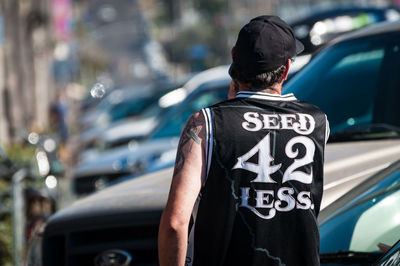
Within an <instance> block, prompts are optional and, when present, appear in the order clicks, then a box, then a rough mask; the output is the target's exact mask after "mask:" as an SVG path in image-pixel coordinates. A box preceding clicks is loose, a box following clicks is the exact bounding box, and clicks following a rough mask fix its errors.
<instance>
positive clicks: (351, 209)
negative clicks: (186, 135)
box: [41, 161, 400, 266]
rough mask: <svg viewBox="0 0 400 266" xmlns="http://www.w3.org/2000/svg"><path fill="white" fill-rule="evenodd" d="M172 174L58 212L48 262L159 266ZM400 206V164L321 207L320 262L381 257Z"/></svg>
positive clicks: (397, 229)
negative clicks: (121, 259)
mask: <svg viewBox="0 0 400 266" xmlns="http://www.w3.org/2000/svg"><path fill="white" fill-rule="evenodd" d="M171 178H172V168H169V169H166V170H162V171H159V172H156V173H153V174H149V175H146V176H143V177H140V178H137V179H132V180H129V181H127V182H124V183H121V184H118V185H115V186H112V187H109V188H107V189H105V190H103V191H100V192H98V193H95V194H93V195H91V196H89V197H87V198H84V199H81V200H78V201H77V202H75V203H74V204H73V205H72V206H70V207H68V208H65V209H63V210H61V211H59V212H58V213H56V214H55V215H54V216H52V217H51V218H50V220H49V221H48V224H47V226H46V228H45V231H44V234H43V235H42V241H43V242H42V248H43V249H42V250H41V254H43V256H42V258H43V266H47V265H66V266H67V265H74V266H79V265H93V263H94V262H95V260H96V258H98V257H99V256H101V255H102V254H103V255H110V256H116V255H117V254H129V256H131V258H132V263H131V264H129V265H158V260H157V233H158V225H159V221H160V217H161V212H162V210H163V208H164V206H165V203H166V200H167V196H168V190H169V186H170V182H171ZM399 206H400V161H397V162H396V163H394V164H393V165H391V166H390V167H388V168H387V169H385V170H383V171H381V172H379V173H378V174H376V175H374V176H372V177H371V178H369V179H368V180H366V181H364V182H363V183H362V184H360V185H359V186H357V187H356V188H354V190H352V191H350V192H348V193H346V194H345V195H344V196H343V197H341V198H340V199H338V200H337V201H336V202H335V203H334V204H332V205H330V206H328V207H327V208H325V209H324V210H322V211H321V213H320V217H319V218H320V219H319V222H320V228H321V229H320V236H321V263H322V265H332V264H329V263H334V264H333V265H349V264H350V265H370V263H371V262H375V261H377V260H378V259H379V258H380V257H381V256H382V255H383V253H382V252H381V251H380V250H379V248H378V247H377V246H376V244H379V243H383V244H385V245H386V246H388V247H390V246H392V245H393V244H394V243H395V242H396V241H397V240H398V239H399V238H400V220H399V219H398V217H399V215H400V208H399ZM367 263H369V264H367ZM95 265H96V264H95ZM97 265H101V264H97ZM389 265H390V264H389ZM394 265H397V264H394Z"/></svg>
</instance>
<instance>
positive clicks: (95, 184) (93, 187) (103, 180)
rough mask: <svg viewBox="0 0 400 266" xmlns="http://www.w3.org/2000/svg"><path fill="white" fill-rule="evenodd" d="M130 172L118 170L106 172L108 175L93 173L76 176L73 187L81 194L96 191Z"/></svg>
mask: <svg viewBox="0 0 400 266" xmlns="http://www.w3.org/2000/svg"><path fill="white" fill-rule="evenodd" d="M128 174H129V173H125V172H118V173H114V174H106V175H104V174H103V175H92V176H85V177H75V178H74V179H73V189H74V192H75V193H76V194H77V195H79V196H81V195H86V194H89V193H92V192H94V191H97V190H100V189H102V188H104V186H106V185H107V184H109V183H111V182H114V181H116V180H118V179H119V178H121V177H122V176H126V175H128Z"/></svg>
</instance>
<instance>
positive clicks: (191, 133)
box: [174, 116, 202, 176]
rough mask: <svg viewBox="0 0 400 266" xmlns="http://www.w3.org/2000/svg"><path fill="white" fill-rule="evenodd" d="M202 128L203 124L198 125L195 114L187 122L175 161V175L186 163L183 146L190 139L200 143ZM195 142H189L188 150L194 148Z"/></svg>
mask: <svg viewBox="0 0 400 266" xmlns="http://www.w3.org/2000/svg"><path fill="white" fill-rule="evenodd" d="M201 129H202V126H201V125H196V118H194V117H193V116H192V117H191V118H190V120H189V121H188V123H187V124H186V126H185V128H184V129H183V132H182V136H181V139H180V141H179V145H178V152H177V154H176V161H175V172H174V176H176V175H177V174H178V173H180V171H181V170H182V168H183V165H184V164H185V154H184V152H183V151H182V149H183V147H184V146H185V145H186V144H187V143H188V142H189V141H190V140H193V141H194V142H195V143H197V144H199V145H200V138H199V136H198V134H199V133H200V131H201ZM192 146H193V142H190V143H189V147H188V149H187V152H190V151H191V150H192Z"/></svg>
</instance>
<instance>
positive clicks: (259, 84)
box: [229, 65, 286, 90]
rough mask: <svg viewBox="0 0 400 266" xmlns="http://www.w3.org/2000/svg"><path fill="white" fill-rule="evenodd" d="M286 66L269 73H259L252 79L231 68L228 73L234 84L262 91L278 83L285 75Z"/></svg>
mask: <svg viewBox="0 0 400 266" xmlns="http://www.w3.org/2000/svg"><path fill="white" fill-rule="evenodd" d="M285 71H286V66H285V65H282V66H280V67H278V68H277V69H275V70H272V71H270V72H265V73H261V74H258V75H255V76H252V77H249V76H247V75H246V74H245V73H243V72H241V71H239V70H237V69H236V68H235V67H232V68H231V69H230V71H229V74H230V75H231V77H232V79H233V80H234V81H236V82H240V83H244V84H250V85H251V88H250V89H252V90H264V89H266V88H268V87H271V86H272V85H274V84H275V83H277V82H280V81H281V80H282V78H283V75H284V74H285Z"/></svg>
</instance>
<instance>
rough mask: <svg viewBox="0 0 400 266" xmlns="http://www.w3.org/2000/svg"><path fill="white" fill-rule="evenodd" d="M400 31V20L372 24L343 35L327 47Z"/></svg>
mask: <svg viewBox="0 0 400 266" xmlns="http://www.w3.org/2000/svg"><path fill="white" fill-rule="evenodd" d="M399 31H400V20H396V21H384V22H380V23H376V24H371V25H369V26H366V27H364V28H361V29H359V30H357V31H352V32H349V33H347V34H344V35H341V36H339V37H337V38H335V39H333V40H332V41H330V42H328V43H327V46H331V45H334V44H336V43H339V42H344V41H349V40H353V39H359V38H364V37H372V36H375V35H381V34H390V33H394V32H399Z"/></svg>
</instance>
